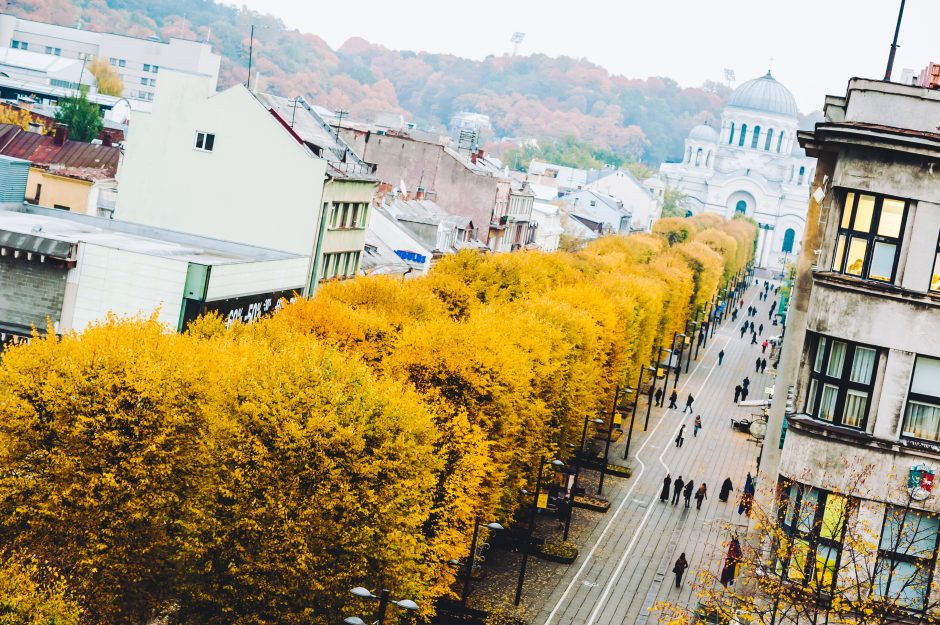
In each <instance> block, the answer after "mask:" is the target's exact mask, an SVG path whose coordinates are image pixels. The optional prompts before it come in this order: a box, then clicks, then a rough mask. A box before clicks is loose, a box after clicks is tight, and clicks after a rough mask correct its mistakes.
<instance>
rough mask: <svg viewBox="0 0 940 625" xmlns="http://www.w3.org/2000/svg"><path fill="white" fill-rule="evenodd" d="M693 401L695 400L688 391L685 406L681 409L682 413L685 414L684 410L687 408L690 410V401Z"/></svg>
mask: <svg viewBox="0 0 940 625" xmlns="http://www.w3.org/2000/svg"><path fill="white" fill-rule="evenodd" d="M694 401H695V398H694V397H692V393H689V396H688V398H686V400H685V408H683V409H682V414H685V411H686V410H688V411H689V412H692V402H694Z"/></svg>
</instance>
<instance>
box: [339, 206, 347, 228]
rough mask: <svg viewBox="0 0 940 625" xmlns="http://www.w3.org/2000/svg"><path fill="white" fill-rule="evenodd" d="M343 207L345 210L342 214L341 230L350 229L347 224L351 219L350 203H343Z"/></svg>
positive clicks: (340, 220)
mask: <svg viewBox="0 0 940 625" xmlns="http://www.w3.org/2000/svg"><path fill="white" fill-rule="evenodd" d="M341 206H342V207H343V208H342V212H341V213H340V218H339V227H340V228H348V227H349V226H348V225H347V223H348V219H349V203H348V202H343V203H342V204H341Z"/></svg>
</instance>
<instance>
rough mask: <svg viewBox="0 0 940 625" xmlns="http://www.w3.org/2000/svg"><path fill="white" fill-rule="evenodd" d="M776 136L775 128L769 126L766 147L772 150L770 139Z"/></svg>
mask: <svg viewBox="0 0 940 625" xmlns="http://www.w3.org/2000/svg"><path fill="white" fill-rule="evenodd" d="M773 138H774V129H773V128H769V129H768V130H767V140H766V141H764V149H765V150H767V151H768V152H770V141H771V139H773Z"/></svg>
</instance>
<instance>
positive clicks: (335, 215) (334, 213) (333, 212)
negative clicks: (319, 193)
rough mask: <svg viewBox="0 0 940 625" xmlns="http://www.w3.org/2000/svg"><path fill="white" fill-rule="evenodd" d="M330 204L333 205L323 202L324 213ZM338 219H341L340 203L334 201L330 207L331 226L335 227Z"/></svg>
mask: <svg viewBox="0 0 940 625" xmlns="http://www.w3.org/2000/svg"><path fill="white" fill-rule="evenodd" d="M328 206H331V205H330V203H329V202H327V203H325V204H323V212H324V213H325V212H326V210H327V207H328ZM338 220H339V204H337V203H336V202H333V203H332V206H331V208H330V221H329V222H328V223H329V224H330V228H335V227H336V224H337V221H338Z"/></svg>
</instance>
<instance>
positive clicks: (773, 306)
mask: <svg viewBox="0 0 940 625" xmlns="http://www.w3.org/2000/svg"><path fill="white" fill-rule="evenodd" d="M776 307H777V300H774V301H772V302H770V311H771V312H773V310H774V308H776Z"/></svg>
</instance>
